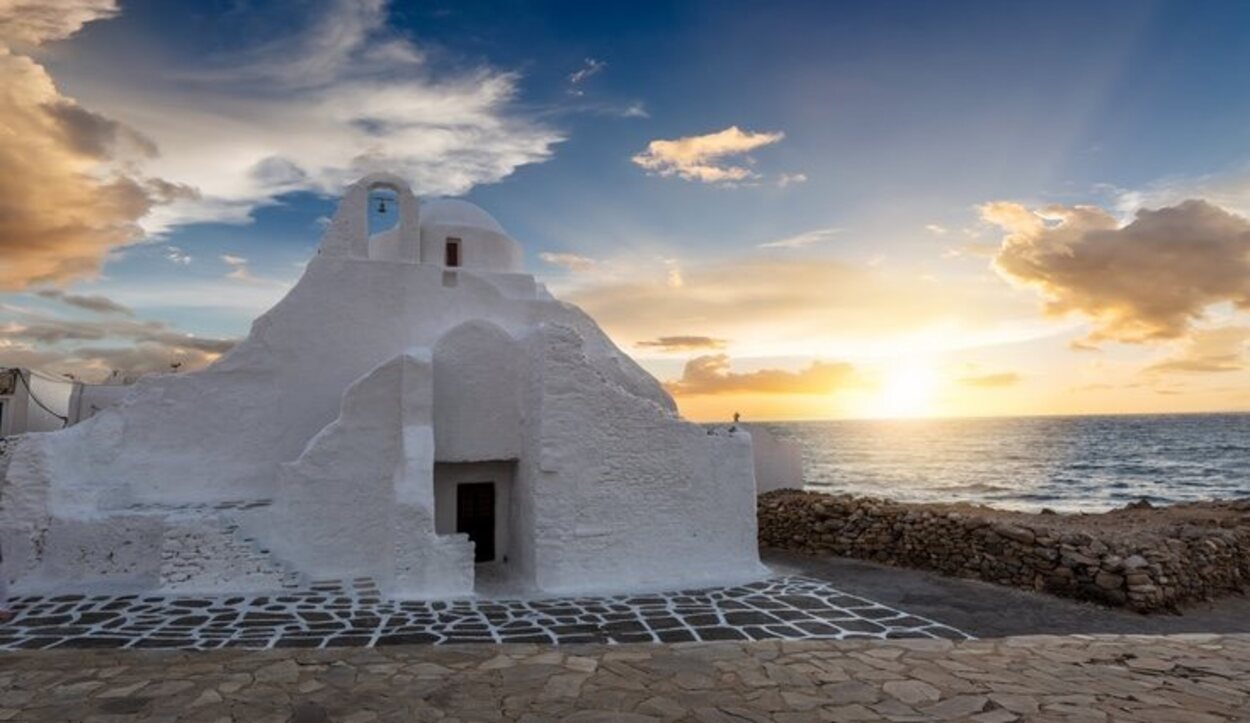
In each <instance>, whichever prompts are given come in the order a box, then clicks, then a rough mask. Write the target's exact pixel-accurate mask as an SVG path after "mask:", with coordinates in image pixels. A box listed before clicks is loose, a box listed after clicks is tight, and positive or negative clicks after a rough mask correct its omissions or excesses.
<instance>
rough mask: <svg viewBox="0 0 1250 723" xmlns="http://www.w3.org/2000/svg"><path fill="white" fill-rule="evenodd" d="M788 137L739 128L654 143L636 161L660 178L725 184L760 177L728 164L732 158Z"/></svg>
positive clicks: (780, 133) (781, 134) (635, 157)
mask: <svg viewBox="0 0 1250 723" xmlns="http://www.w3.org/2000/svg"><path fill="white" fill-rule="evenodd" d="M785 137H786V134H785V133H782V132H780V131H778V132H776V133H768V132H765V133H753V132H751V131H743V130H741V129H740V128H738V126H730V127H729V128H726V129H725V130H723V131H717V132H716V133H708V134H706V135H701V136H687V137H685V138H676V139H673V140H654V141H651V142H650V143H648V144H647V150H645V151H643V152H642V153H639V154H637V155H635V156H634V157H633V158H632V160H633V162H634V163H635V164H636V165H638V166H640V167H642V168H645V169H646V170H647V171H650V172H652V173H655V174H657V175H660V176H678V177H679V178H683V179H685V180H687V181H700V182H702V183H725V182H736V181H745V180H747V179H750V178H757V177H758V174H756V173H755V172H753V171H751V170H750V169H748V168H746V167H744V166H735V165H728V164H726V163H724V161H725V160H726V159H727V158H729V157H731V156H739V155H742V154H744V153H749V152H750V151H753V150H755V149H757V148H761V147H763V146H767V145H771V144H773V143H778V142H780V141H781V139H783V138H785Z"/></svg>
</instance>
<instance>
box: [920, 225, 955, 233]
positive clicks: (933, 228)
mask: <svg viewBox="0 0 1250 723" xmlns="http://www.w3.org/2000/svg"><path fill="white" fill-rule="evenodd" d="M924 230H925V231H928V232H929V233H931V234H933V235H935V236H945V235H946V234H948V233H950V230H949V229H947V228H946V227H945V226H942V225H940V224H936V223H930V224H927V225H925V227H924Z"/></svg>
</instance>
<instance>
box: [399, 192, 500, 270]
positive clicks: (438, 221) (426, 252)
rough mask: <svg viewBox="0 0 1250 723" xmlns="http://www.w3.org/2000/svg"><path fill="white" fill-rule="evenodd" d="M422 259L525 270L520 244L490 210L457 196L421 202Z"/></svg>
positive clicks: (496, 268) (472, 268)
mask: <svg viewBox="0 0 1250 723" xmlns="http://www.w3.org/2000/svg"><path fill="white" fill-rule="evenodd" d="M417 218H418V221H417V225H418V226H420V227H421V261H422V263H427V264H440V265H443V266H448V267H463V268H466V269H471V270H477V271H497V272H503V273H519V272H521V271H523V270H524V269H523V266H522V262H521V257H522V254H521V246H520V244H518V243H517V242H516V241H514V240H513V239H512V237H510V236H508V234H507V232H506V231H504V230H503V226H500V225H499V222H498V221H496V220H495V219H494V218H493V217H491V215H490V214H489V213H486V212H485V211H483V210H482V209H480V208H478V207H477V206H475V205H473V204H472V203H469V202H468V201H462V200H460V199H458V198H438V199H434V200H431V201H422V202H421V204H420V207H419V209H418V212H417Z"/></svg>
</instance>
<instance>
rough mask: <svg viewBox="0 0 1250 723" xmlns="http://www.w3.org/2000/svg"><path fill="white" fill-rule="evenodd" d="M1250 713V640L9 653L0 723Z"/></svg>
mask: <svg viewBox="0 0 1250 723" xmlns="http://www.w3.org/2000/svg"><path fill="white" fill-rule="evenodd" d="M1248 717H1250V635H1225V636H1217V635H1183V636H1171V637H1150V636H1067V637H1051V636H1036V637H1018V638H1000V639H992V640H961V641H951V640H939V639H928V640H919V639H907V640H881V641H860V640H856V641H780V640H771V641H756V642H728V643H682V644H675V645H655V644H650V645H647V644H635V645H567V646H550V645H535V644H523V643H522V644H515V645H447V646H395V647H379V648H343V649H336V650H266V651H241V650H217V651H151V650H89V651H84V650H70V651H33V652H20V653H10V654H6V655H4V656H0V720H5V721H58V722H61V721H65V722H81V723H108V722H111V721H149V722H155V721H186V722H188V723H228V722H230V721H247V722H249V723H286V722H287V721H292V722H293V723H325V722H327V721H333V722H335V723H370V722H372V721H379V722H381V721H434V720H439V721H445V722H446V723H455V722H456V721H517V722H524V723H538V722H540V721H570V722H571V723H593V722H596V721H624V722H626V723H641V722H645V721H682V722H683V723H684V722H687V721H689V722H701V723H718V722H720V721H735V722H740V721H761V722H763V721H780V722H782V723H799V722H802V723H806V722H808V721H859V720H891V721H937V720H958V721H980V722H983V723H991V722H1002V723H1010V722H1011V721H1017V720H1020V721H1111V720H1115V721H1185V722H1186V723H1204V722H1205V721H1228V720H1247V718H1248Z"/></svg>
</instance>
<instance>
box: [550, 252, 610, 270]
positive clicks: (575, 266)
mask: <svg viewBox="0 0 1250 723" xmlns="http://www.w3.org/2000/svg"><path fill="white" fill-rule="evenodd" d="M538 258H540V259H542V260H543V261H545V262H546V263H549V264H551V265H552V266H560V267H562V268H564V269H567V270H569V271H573V272H584V271H590V270H592V269H594V268H595V267H596V266H597V265H598V263H597V262H596V261H595V260H594V259H592V258H589V257H586V256H581V255H579V254H570V253H551V252H548V251H544V252H542V253H540V254H538Z"/></svg>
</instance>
